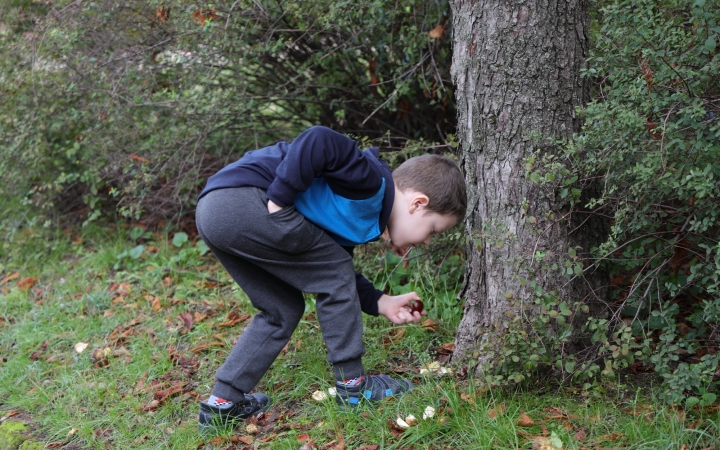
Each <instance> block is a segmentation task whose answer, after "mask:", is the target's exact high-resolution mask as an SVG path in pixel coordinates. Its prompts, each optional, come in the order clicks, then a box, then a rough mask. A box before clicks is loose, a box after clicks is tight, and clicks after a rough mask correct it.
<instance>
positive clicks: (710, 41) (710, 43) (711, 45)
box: [705, 36, 717, 52]
mask: <svg viewBox="0 0 720 450" xmlns="http://www.w3.org/2000/svg"><path fill="white" fill-rule="evenodd" d="M716 46H717V43H716V42H715V36H710V37H709V38H707V41H705V48H706V49H707V51H709V52H713V51H715V47H716Z"/></svg>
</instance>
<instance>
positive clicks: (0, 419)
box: [0, 409, 20, 422]
mask: <svg viewBox="0 0 720 450" xmlns="http://www.w3.org/2000/svg"><path fill="white" fill-rule="evenodd" d="M18 414H20V411H18V410H17V409H13V410H10V411H8V412H7V413H6V414H5V415H4V416H2V417H0V422H5V421H6V420H8V419H9V418H11V417H12V416H17V415H18Z"/></svg>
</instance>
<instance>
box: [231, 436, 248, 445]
mask: <svg viewBox="0 0 720 450" xmlns="http://www.w3.org/2000/svg"><path fill="white" fill-rule="evenodd" d="M232 441H233V443H235V444H237V443H238V442H242V443H243V444H245V445H252V444H253V440H252V439H250V438H249V437H247V436H233V437H232Z"/></svg>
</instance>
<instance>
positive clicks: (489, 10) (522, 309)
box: [451, 0, 602, 371]
mask: <svg viewBox="0 0 720 450" xmlns="http://www.w3.org/2000/svg"><path fill="white" fill-rule="evenodd" d="M451 5H452V16H453V32H454V36H453V51H454V53H453V64H452V68H451V73H452V76H453V80H454V82H455V84H456V88H457V90H456V96H457V97H456V98H457V107H458V138H459V141H460V144H461V149H462V160H461V162H462V166H463V169H464V171H465V173H466V180H467V185H468V194H469V195H468V200H469V202H468V205H469V208H468V210H469V214H468V218H467V222H466V226H467V228H468V231H470V232H471V233H472V236H473V238H474V239H473V240H472V242H473V243H472V244H471V245H470V246H469V248H468V251H467V263H466V269H467V270H466V279H465V287H464V289H463V294H462V296H463V297H464V298H465V300H466V303H465V313H464V316H463V319H462V322H461V324H460V327H459V330H458V334H457V337H456V342H455V348H456V350H455V356H454V358H455V360H456V361H457V360H460V361H468V360H470V361H472V363H471V365H474V364H476V363H478V365H477V370H478V371H480V370H481V368H482V366H483V364H480V363H482V362H490V363H492V362H493V360H497V357H498V356H499V354H498V353H497V352H498V351H500V350H501V345H500V343H501V342H502V339H500V338H501V337H502V335H504V334H506V333H507V330H508V328H509V327H510V326H511V323H510V322H511V318H513V317H518V316H523V317H525V318H526V319H529V320H532V317H533V316H534V315H536V314H537V312H538V311H539V310H540V307H539V306H537V305H536V304H535V300H536V298H537V292H539V291H536V289H538V288H539V289H540V290H542V292H543V293H548V294H551V295H553V296H555V298H557V299H558V301H559V302H562V301H568V302H570V301H573V302H574V301H576V300H581V301H586V302H587V301H588V300H589V299H591V298H597V296H596V293H593V289H592V288H593V287H595V286H593V285H594V284H597V279H596V278H597V277H595V278H593V277H592V276H587V274H586V276H585V277H584V278H583V277H576V278H575V279H572V281H569V280H568V277H566V276H565V275H564V274H563V273H561V272H562V271H564V269H565V267H561V268H560V269H556V270H549V269H548V270H540V267H541V266H540V263H539V261H538V258H537V256H536V255H540V253H537V252H541V253H542V254H544V255H545V257H544V258H545V259H543V262H547V261H551V260H552V259H553V258H554V259H555V260H557V261H563V260H564V258H567V255H568V250H569V249H570V248H571V247H573V248H575V247H577V246H579V248H578V254H580V253H581V252H587V251H588V250H589V249H590V245H591V243H592V242H595V241H597V239H598V238H599V237H601V234H602V230H601V229H600V228H598V226H594V225H593V224H592V222H590V223H589V224H590V226H588V224H586V225H585V226H583V227H580V228H579V229H578V230H575V231H573V229H574V228H576V226H577V225H579V224H580V223H581V222H582V220H584V218H582V217H576V216H577V215H576V214H568V212H569V211H570V207H569V204H568V202H567V200H566V199H564V198H561V196H560V195H557V193H556V192H554V189H548V188H547V187H543V186H541V185H540V184H538V183H532V182H530V181H529V180H528V179H527V178H526V158H528V157H530V156H532V155H533V152H535V151H536V150H540V151H541V154H547V153H548V152H550V153H552V152H554V151H555V147H554V142H555V141H556V140H558V139H567V138H569V137H570V136H571V135H572V133H573V132H574V131H578V129H579V126H580V118H579V117H577V116H576V113H575V108H576V107H578V106H582V105H583V104H584V103H585V102H586V100H587V97H588V89H587V87H586V83H585V82H584V80H583V79H582V78H581V77H580V69H581V68H583V67H584V65H585V59H586V56H587V52H588V37H587V23H588V22H587V5H586V0H527V1H523V0H506V1H498V0H483V1H471V0H454V1H451ZM548 138H549V140H548ZM532 281H534V282H535V286H534V287H533V286H531V284H532ZM527 323H528V322H527V321H526V322H525V324H526V325H527Z"/></svg>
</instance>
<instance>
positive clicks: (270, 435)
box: [258, 433, 277, 444]
mask: <svg viewBox="0 0 720 450" xmlns="http://www.w3.org/2000/svg"><path fill="white" fill-rule="evenodd" d="M276 437H277V434H275V433H273V434H269V435H267V436H265V437H264V438H262V439H258V442H262V443H263V444H264V443H266V442H270V441H272V440H273V439H275V438H276Z"/></svg>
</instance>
